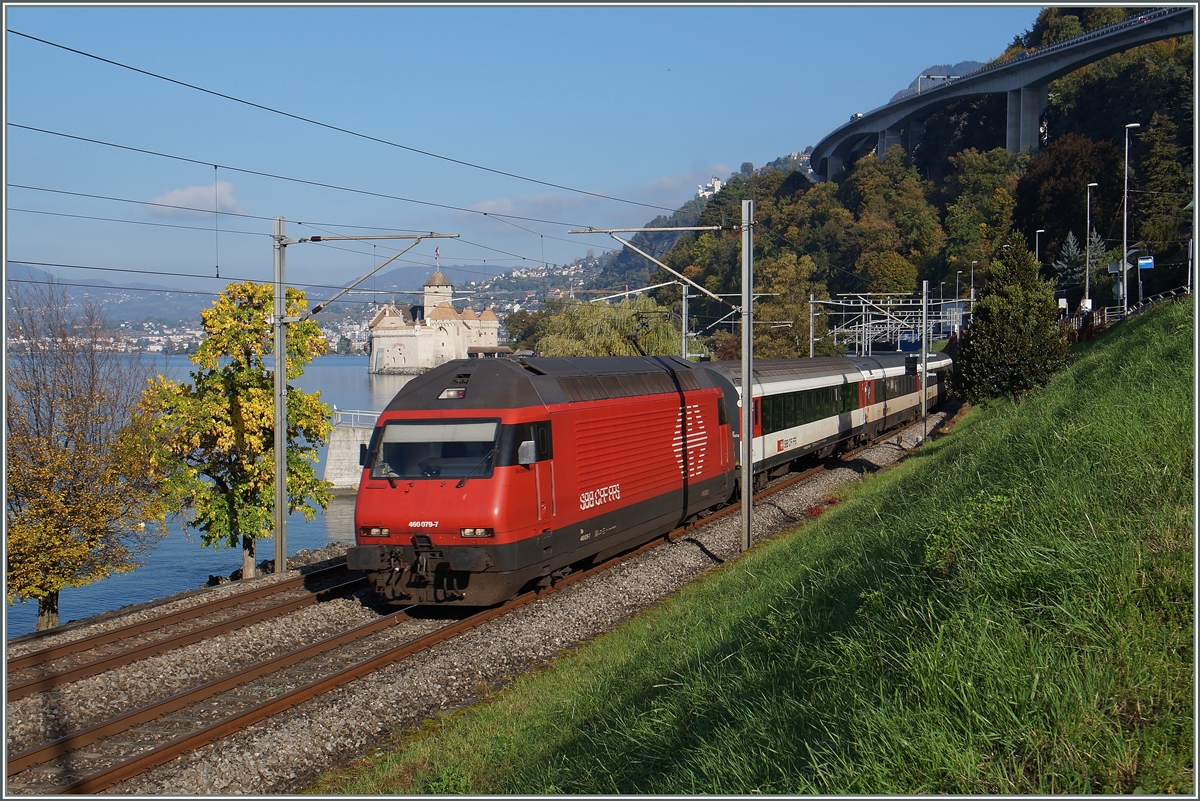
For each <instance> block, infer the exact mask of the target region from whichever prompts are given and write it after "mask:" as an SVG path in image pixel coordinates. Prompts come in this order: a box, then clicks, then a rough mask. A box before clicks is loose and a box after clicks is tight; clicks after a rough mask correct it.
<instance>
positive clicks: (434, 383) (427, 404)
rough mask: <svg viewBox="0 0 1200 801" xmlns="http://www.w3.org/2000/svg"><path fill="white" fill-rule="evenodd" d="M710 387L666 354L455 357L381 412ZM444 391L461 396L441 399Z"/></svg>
mask: <svg viewBox="0 0 1200 801" xmlns="http://www.w3.org/2000/svg"><path fill="white" fill-rule="evenodd" d="M702 386H708V387H711V386H715V384H714V383H713V380H712V378H711V377H710V376H708V375H706V374H705V373H703V371H700V370H697V369H695V365H693V364H692V363H690V362H686V361H683V360H681V359H676V358H673V357H669V356H593V357H581V358H529V359H521V360H511V359H458V360H455V361H451V362H447V363H445V364H443V365H441V366H440V367H436V368H434V369H432V370H430V371H428V372H426V373H423V374H421V375H419V376H417V377H416V378H414V379H413V380H412V381H409V382H408V383H407V384H405V385H404V387H403V388H401V390H400V391H399V392H398V393H397V394H396V396H395V397H394V398H392V401H391V402H390V403H389V404H388V405H387V408H386V409H384V411H389V412H390V411H401V410H404V411H420V410H426V411H433V410H437V411H442V410H459V409H481V410H482V409H512V408H519V407H524V406H543V405H551V404H559V403H571V402H579V401H587V400H605V399H612V398H625V397H632V396H637V395H649V394H655V393H664V392H679V391H681V390H683V391H687V390H694V389H699V388H700V387H702ZM447 389H462V390H464V392H463V396H462V397H461V398H441V397H440V396H441V395H442V394H443V392H444V391H445V390H447Z"/></svg>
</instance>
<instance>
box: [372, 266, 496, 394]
mask: <svg viewBox="0 0 1200 801" xmlns="http://www.w3.org/2000/svg"><path fill="white" fill-rule="evenodd" d="M423 289H424V298H423V300H424V303H423V304H422V305H419V306H397V305H396V303H395V300H393V301H392V302H391V303H388V304H387V305H386V306H384V307H382V308H381V309H380V310H379V311H378V312H376V313H375V316H374V317H372V318H371V322H370V344H371V358H370V361H369V368H368V369H369V370H370V372H372V373H384V374H391V375H406V374H408V375H412V374H416V373H422V372H424V371H425V370H428V369H429V368H431V367H437V366H438V365H439V364H444V363H445V362H448V361H451V360H453V359H468V358H485V357H492V358H495V357H498V356H502V355H505V354H507V353H510V352H511V350H510V349H509V348H502V347H499V346H498V345H499V330H500V320H499V319H498V318H497V317H496V315H495V313H494V312H492V310H491V309H484V310H483V312H482V313H480V314H476V313H475V311H474V310H473V309H469V308H467V309H462V310H459V309H455V308H454V307H453V306H452V305H451V300H452V298H453V295H454V286H453V285H452V284H451V283H450V281H449V280H448V279H447V278H446V276H445V275H443V274H442V272H441V270H438V271H437V272H435V273H434V274H433V276H432V277H430V279H429V280H428V281H426V282H425V286H424V287H423Z"/></svg>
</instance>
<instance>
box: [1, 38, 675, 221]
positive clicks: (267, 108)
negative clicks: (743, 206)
mask: <svg viewBox="0 0 1200 801" xmlns="http://www.w3.org/2000/svg"><path fill="white" fill-rule="evenodd" d="M7 30H8V32H9V33H12V34H15V35H17V36H22V37H24V38H26V39H32V40H33V41H35V42H41V43H42V44H45V45H49V46H51V47H57V48H59V49H61V50H66V51H67V52H70V53H75V54H77V55H81V56H85V57H87V58H92V59H95V60H97V61H102V62H104V63H106V64H111V65H113V66H115V67H121V68H122V69H127V70H131V71H133V72H137V73H141V74H142V75H147V76H149V77H151V78H157V79H159V80H162V81H167V82H169V83H173V84H177V85H179V86H183V87H186V88H188V89H193V90H195V91H197V92H204V93H205V94H209V95H213V96H214V97H220V98H223V99H225V100H232V101H233V102H235V103H241V104H243V105H247V106H250V107H252V108H257V109H261V110H263V111H268V112H271V113H272V114H279V115H281V116H284V117H289V118H291V119H294V120H298V121H300V122H304V123H308V124H309V125H316V126H319V127H321V128H327V129H329V130H331V131H337V132H339V133H344V134H348V135H350V136H356V137H358V138H360V139H366V140H368V141H371V142H377V143H379V144H383V145H388V146H389V147H395V148H400V149H401V150H407V151H409V152H412V153H419V154H421V155H423V156H429V157H430V158H435V159H440V160H442V161H448V162H451V163H453V164H459V165H462V166H464V167H471V168H473V169H477V170H483V171H485V172H490V173H494V174H496V175H503V176H505V177H507V178H516V179H518V180H521V181H528V182H530V183H534V184H540V185H541V186H549V187H552V188H554V189H562V190H564V191H567V192H575V193H577V194H581V195H588V196H591V197H596V198H600V199H602V200H612V201H615V202H617V203H628V204H630V205H634V206H644V207H646V208H650V209H661V210H663V211H675V209H670V208H667V207H666V206H656V205H654V204H652V203H642V202H640V201H636V200H628V199H625V198H619V197H613V196H612V195H604V194H601V193H599V192H589V191H587V190H586V189H576V188H574V187H570V186H564V185H563V184H556V183H551V182H550V181H542V180H539V179H537V178H529V177H528V176H524V175H518V174H517V173H512V172H506V171H504V170H498V169H495V168H493V167H485V166H483V165H481V164H474V163H472V162H469V161H463V160H461V159H456V158H451V157H449V156H442V155H439V154H437V153H432V152H430V151H428V150H421V149H419V148H415V147H410V146H408V145H402V144H400V143H398V142H391V141H389V140H387V139H380V138H379V137H376V136H371V135H369V134H364V133H359V132H358V131H352V130H350V129H349V128H341V127H339V126H336V125H331V124H329V123H326V122H320V121H319V120H314V119H310V118H308V117H302V116H300V115H298V114H292V113H290V112H287V111H281V110H280V109H276V108H271V107H270V106H264V105H262V104H261V103H254V102H252V101H249V100H243V99H242V98H240V97H234V96H233V95H227V94H224V93H222V92H217V91H214V90H212V89H205V88H204V87H202V86H196V85H194V84H190V83H186V82H184V81H181V80H178V79H176V78H169V77H167V76H165V75H160V74H158V73H155V72H150V71H149V70H143V69H139V68H138V67H133V66H130V65H129V64H122V63H121V62H119V61H113V60H112V59H108V58H104V57H102V56H97V55H94V54H92V53H87V52H85V51H83V50H77V49H75V48H73V47H67V46H66V45H61V44H58V43H57V42H51V41H50V40H48V39H41V38H39V37H37V36H31V35H30V34H27V33H21V32H20V31H15V30H13V29H12V28H8V29H7ZM517 219H523V218H517Z"/></svg>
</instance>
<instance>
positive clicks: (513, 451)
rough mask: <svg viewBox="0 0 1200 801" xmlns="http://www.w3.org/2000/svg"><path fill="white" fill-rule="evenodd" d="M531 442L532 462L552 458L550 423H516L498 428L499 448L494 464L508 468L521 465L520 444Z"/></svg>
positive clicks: (542, 421) (545, 421)
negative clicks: (532, 444)
mask: <svg viewBox="0 0 1200 801" xmlns="http://www.w3.org/2000/svg"><path fill="white" fill-rule="evenodd" d="M522 442H533V443H534V446H533V456H534V458H533V461H534V462H544V461H546V460H547V459H553V458H554V440H553V438H552V437H551V429H550V421H549V420H540V421H538V422H536V423H517V424H515V425H503V426H500V446H499V448H498V451H497V456H496V464H497V466H499V467H508V466H511V465H515V464H523V462H522V461H521V443H522Z"/></svg>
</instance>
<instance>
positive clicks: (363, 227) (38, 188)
mask: <svg viewBox="0 0 1200 801" xmlns="http://www.w3.org/2000/svg"><path fill="white" fill-rule="evenodd" d="M7 186H8V187H9V188H10V189H26V190H29V191H33V192H48V193H51V194H58V195H70V196H73V197H86V198H92V199H94V200H108V201H113V202H116V203H132V204H134V205H138V206H155V207H159V208H167V209H176V210H179V211H194V212H197V213H200V214H212V213H213V212H212V211H211V210H210V209H201V208H196V207H194V206H178V205H174V204H171V203H155V202H153V201H148V200H132V199H130V198H122V197H113V196H111V195H96V194H91V193H88V192H71V191H68V190H66V189H50V188H48V187H44V186H30V185H28V184H7ZM26 211H32V210H26ZM34 213H39V214H56V213H57V212H48V211H44V212H34ZM221 214H224V215H226V216H229V217H243V218H246V219H250V220H273V219H274V218H273V217H267V216H264V215H261V214H242V213H238V212H232V211H223V212H221ZM61 216H85V215H67V214H63V215H61ZM85 218H86V219H93V218H90V217H85ZM94 219H110V218H102V217H97V218H94ZM497 219H499V218H497ZM113 221H114V222H131V223H133V222H138V221H135V220H113ZM294 222H295V224H296V225H302V226H305V225H306V226H308V227H310V228H315V229H317V230H325V231H326V232H327V233H328V230H327V229H328V228H351V229H357V230H366V231H392V232H397V233H424V230H423V229H416V228H385V227H380V226H369V225H351V224H349V223H333V222H306V221H304V220H296V221H294ZM502 222H508V221H507V220H502ZM139 224H141V225H166V223H147V222H142V223H139ZM512 224H513V223H509V225H512ZM321 226H326V228H322V227H321ZM178 227H188V226H178ZM197 230H205V231H207V230H208V229H207V228H204V229H197ZM525 230H528V229H525ZM237 233H252V232H249V231H239V232H237ZM262 235H263V236H270V234H262ZM458 241H459V242H462V243H464V244H469V245H474V246H475V247H478V248H483V249H484V250H491V251H495V252H497V253H504V254H505V255H508V256H513V257H514V258H517V259H521V260H522V261H537V260H536V259H533V258H531V257H529V256H522V255H520V254H518V253H510V252H509V251H506V250H500V249H499V248H494V247H491V246H489V245H484V244H481V243H478V242H473V241H471V240H469V239H462V238H460V239H459V240H458ZM563 241H568V240H563ZM573 244H575V242H573ZM585 244H586V243H585ZM593 246H594V247H599V248H601V249H602V250H604V251H608V250H610V248H606V247H604V246H602V245H598V244H595V243H593ZM497 261H499V260H497ZM554 266H563V265H558V264H555V265H554ZM450 269H453V268H450Z"/></svg>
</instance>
